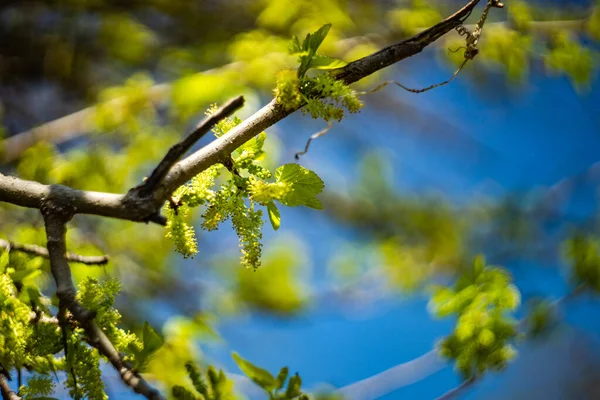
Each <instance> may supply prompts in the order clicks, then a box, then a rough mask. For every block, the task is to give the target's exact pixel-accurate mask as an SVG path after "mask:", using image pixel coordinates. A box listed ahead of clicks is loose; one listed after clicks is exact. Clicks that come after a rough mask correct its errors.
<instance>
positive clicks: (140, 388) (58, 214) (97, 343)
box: [41, 202, 164, 400]
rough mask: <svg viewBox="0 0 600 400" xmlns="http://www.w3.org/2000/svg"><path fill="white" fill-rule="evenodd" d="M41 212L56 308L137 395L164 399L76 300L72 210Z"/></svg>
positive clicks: (57, 207)
mask: <svg viewBox="0 0 600 400" xmlns="http://www.w3.org/2000/svg"><path fill="white" fill-rule="evenodd" d="M41 211H42V215H43V216H44V222H45V224H46V235H47V238H48V252H49V255H50V269H51V271H52V275H53V277H54V281H55V282H56V294H57V296H58V299H59V306H63V305H64V306H65V307H66V308H67V309H68V310H70V311H71V313H72V314H73V317H74V318H75V320H76V321H77V322H78V323H79V325H80V326H81V327H82V328H83V329H84V330H85V333H86V335H87V336H88V338H89V339H90V344H91V345H92V346H94V347H95V348H96V349H98V351H99V352H100V354H102V355H103V356H104V357H106V358H107V359H108V361H109V362H110V363H111V364H112V366H113V367H114V368H115V369H116V370H117V371H118V372H119V375H120V376H121V379H122V380H123V382H124V383H125V384H126V385H127V386H129V387H131V388H132V389H133V390H134V391H135V392H136V393H139V394H142V395H143V396H145V397H146V398H147V399H152V400H162V399H164V398H163V397H162V396H161V394H160V393H159V392H158V391H157V390H156V389H154V388H153V387H152V386H150V384H149V383H148V382H146V381H145V380H144V378H142V377H141V376H140V375H138V374H137V373H136V372H134V371H133V370H132V369H131V368H130V367H129V366H128V365H126V363H124V362H123V360H122V359H121V356H120V354H119V353H118V351H117V350H116V349H115V347H114V346H113V344H112V343H111V342H110V340H109V339H108V337H106V335H105V334H104V332H102V330H100V328H99V327H98V326H97V325H96V324H95V323H94V321H93V318H94V314H93V313H91V312H89V311H87V310H86V309H85V308H83V306H82V305H81V304H79V302H78V301H77V300H76V298H75V296H76V290H75V286H74V285H73V280H72V278H71V269H70V267H69V264H68V262H67V259H66V258H65V254H66V244H65V235H66V230H67V228H66V223H67V221H69V220H70V218H71V217H72V215H73V211H72V210H71V209H67V208H64V207H63V206H62V205H56V204H52V203H51V202H47V203H45V204H44V206H43V207H42V210H41Z"/></svg>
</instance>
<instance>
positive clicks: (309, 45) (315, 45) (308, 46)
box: [302, 24, 331, 55]
mask: <svg viewBox="0 0 600 400" xmlns="http://www.w3.org/2000/svg"><path fill="white" fill-rule="evenodd" d="M329 29H331V24H325V25H323V26H322V27H320V28H319V29H318V30H317V31H316V32H315V33H313V34H310V33H309V34H307V35H306V38H305V39H304V42H303V43H302V49H303V50H306V51H308V52H309V54H310V55H315V54H316V53H317V50H318V49H319V47H320V46H321V43H323V40H325V37H326V36H327V34H328V33H329Z"/></svg>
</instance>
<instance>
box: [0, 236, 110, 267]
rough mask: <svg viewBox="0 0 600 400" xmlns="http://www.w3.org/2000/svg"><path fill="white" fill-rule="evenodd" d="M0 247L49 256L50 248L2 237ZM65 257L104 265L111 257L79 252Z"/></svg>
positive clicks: (84, 262) (78, 261)
mask: <svg viewBox="0 0 600 400" xmlns="http://www.w3.org/2000/svg"><path fill="white" fill-rule="evenodd" d="M0 247H2V248H4V250H5V251H20V252H22V253H28V254H33V255H36V256H40V257H44V258H48V257H49V254H48V249H46V248H45V247H42V246H38V245H35V244H20V243H15V242H11V241H9V240H4V239H0ZM65 258H66V259H67V261H70V262H76V263H80V264H86V265H104V264H106V263H107V262H108V260H109V257H108V256H107V255H103V256H82V255H79V254H71V253H66V254H65Z"/></svg>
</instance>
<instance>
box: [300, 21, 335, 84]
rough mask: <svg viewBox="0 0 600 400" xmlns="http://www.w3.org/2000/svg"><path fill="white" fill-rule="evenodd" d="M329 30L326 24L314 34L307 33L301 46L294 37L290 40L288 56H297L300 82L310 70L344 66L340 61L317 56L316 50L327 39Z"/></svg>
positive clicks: (329, 27)
mask: <svg viewBox="0 0 600 400" xmlns="http://www.w3.org/2000/svg"><path fill="white" fill-rule="evenodd" d="M329 29H331V24H326V25H323V26H322V27H320V28H319V29H318V30H317V31H316V32H314V33H308V34H307V35H306V37H305V38H304V41H303V42H302V44H300V41H299V40H298V38H297V37H296V36H294V37H293V38H292V41H291V43H290V48H289V52H290V54H297V55H298V63H299V64H300V66H299V67H298V79H300V80H302V78H304V75H306V72H307V71H308V70H309V69H311V68H316V69H335V68H340V67H343V66H344V65H346V63H345V62H343V61H342V60H336V59H334V58H331V57H327V56H324V55H319V54H317V50H318V49H319V47H320V46H321V44H322V43H323V41H324V40H325V37H327V34H328V33H329Z"/></svg>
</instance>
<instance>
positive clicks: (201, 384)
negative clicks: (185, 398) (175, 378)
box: [185, 362, 208, 397]
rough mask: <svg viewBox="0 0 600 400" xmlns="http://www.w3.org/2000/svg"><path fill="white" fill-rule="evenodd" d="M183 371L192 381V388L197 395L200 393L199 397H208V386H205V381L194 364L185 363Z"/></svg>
mask: <svg viewBox="0 0 600 400" xmlns="http://www.w3.org/2000/svg"><path fill="white" fill-rule="evenodd" d="M185 369H186V370H187V372H188V376H189V377H190V380H191V381H192V384H193V385H194V388H195V389H196V391H197V392H198V393H200V394H201V395H203V396H204V397H207V396H208V386H207V384H206V381H205V380H204V378H203V377H202V374H201V373H200V371H199V370H198V368H196V366H195V365H194V363H192V362H187V363H185Z"/></svg>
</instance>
